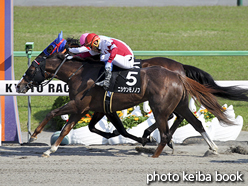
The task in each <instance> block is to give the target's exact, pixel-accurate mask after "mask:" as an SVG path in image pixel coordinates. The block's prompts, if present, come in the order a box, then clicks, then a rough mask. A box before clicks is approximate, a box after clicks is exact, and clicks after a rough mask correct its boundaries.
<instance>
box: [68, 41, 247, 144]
mask: <svg viewBox="0 0 248 186" xmlns="http://www.w3.org/2000/svg"><path fill="white" fill-rule="evenodd" d="M66 40H67V44H68V45H69V46H70V47H79V46H80V45H79V41H78V40H77V39H74V38H67V39H66ZM139 63H140V66H141V68H145V67H149V66H154V65H157V66H163V67H164V68H166V69H168V70H171V71H173V72H177V73H179V74H181V75H186V76H187V77H189V78H191V79H194V80H195V81H197V82H199V83H201V84H203V85H204V86H206V87H211V88H212V89H215V90H217V91H216V92H213V94H214V95H215V96H218V97H221V98H225V99H230V100H236V101H248V97H247V94H248V90H247V89H243V88H240V87H238V86H229V87H221V86H219V85H217V84H216V83H215V81H214V79H213V77H212V76H211V75H210V74H208V73H207V72H205V71H203V70H201V69H199V68H196V67H193V66H191V65H184V64H182V63H179V62H177V61H174V60H172V59H169V58H164V57H156V58H151V59H145V60H139ZM175 114H176V116H177V119H176V121H175V122H174V124H173V126H172V127H171V128H170V133H171V135H173V133H174V132H175V130H176V129H177V127H178V126H179V124H180V123H181V122H182V121H183V119H184V118H183V117H182V116H181V115H179V114H177V113H175ZM104 115H107V116H109V120H110V121H111V122H112V124H114V126H115V127H116V129H117V131H114V132H113V133H105V132H102V131H100V130H98V129H97V128H95V125H96V123H97V122H98V121H100V120H101V119H102V117H103V116H104ZM192 126H193V127H194V128H195V129H196V130H197V131H198V132H199V133H200V134H202V136H203V138H204V139H205V140H206V137H205V135H206V133H205V130H204V129H203V130H201V129H200V128H203V127H199V126H195V125H194V124H192ZM88 127H89V129H90V131H91V132H95V133H97V134H99V135H101V136H103V137H105V138H107V139H109V138H111V137H115V136H117V135H119V133H118V131H119V132H121V134H122V135H123V136H125V137H129V138H132V136H130V135H129V134H128V133H127V132H126V131H125V129H124V127H123V125H122V122H121V121H120V119H119V117H118V115H117V114H116V113H111V114H106V113H96V112H95V113H94V115H93V117H92V120H91V122H90V123H89V125H88ZM155 129H156V126H155V125H152V126H150V127H149V128H148V129H146V130H145V132H144V135H143V138H146V137H147V136H149V135H150V134H151V133H152V132H153V131H154V130H155ZM168 145H169V146H170V147H171V148H173V147H172V144H168Z"/></svg>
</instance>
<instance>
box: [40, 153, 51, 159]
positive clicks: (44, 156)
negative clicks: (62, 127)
mask: <svg viewBox="0 0 248 186" xmlns="http://www.w3.org/2000/svg"><path fill="white" fill-rule="evenodd" d="M41 157H43V158H49V157H50V155H49V154H46V153H43V154H42V155H41Z"/></svg>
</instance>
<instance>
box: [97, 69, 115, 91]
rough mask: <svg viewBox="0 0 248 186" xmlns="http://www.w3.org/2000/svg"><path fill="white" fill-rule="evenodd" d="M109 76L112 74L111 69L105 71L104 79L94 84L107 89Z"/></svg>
mask: <svg viewBox="0 0 248 186" xmlns="http://www.w3.org/2000/svg"><path fill="white" fill-rule="evenodd" d="M111 76H112V72H111V70H108V69H107V70H106V71H105V79H104V80H103V81H100V82H97V83H96V85H98V86H101V87H103V88H104V89H105V90H108V88H109V85H110V79H111Z"/></svg>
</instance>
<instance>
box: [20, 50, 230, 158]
mask: <svg viewBox="0 0 248 186" xmlns="http://www.w3.org/2000/svg"><path fill="white" fill-rule="evenodd" d="M102 68H103V64H102V63H99V62H90V61H84V60H79V59H72V60H70V59H69V60H68V59H67V58H66V57H65V55H64V54H62V53H55V54H52V55H51V56H49V57H47V58H43V57H41V58H37V59H36V60H34V61H33V62H32V65H31V66H30V67H29V68H28V69H27V71H26V73H25V74H24V76H23V78H22V79H21V80H20V82H19V83H18V85H17V86H16V90H17V92H19V93H26V92H27V91H28V90H29V89H30V88H31V87H32V86H39V85H40V84H41V83H42V82H43V81H44V80H45V79H47V78H51V77H56V78H58V79H60V80H62V81H64V82H66V83H67V84H68V86H69V97H70V101H69V102H68V103H67V104H66V105H64V106H62V107H60V108H57V109H55V110H53V111H51V112H49V113H48V114H47V116H46V118H45V119H44V120H43V121H42V122H41V123H40V125H39V126H38V127H37V128H36V130H35V132H34V134H33V135H32V138H35V137H36V135H37V134H38V133H40V132H41V131H42V129H43V128H44V126H45V125H46V124H47V122H48V121H49V120H50V119H51V118H53V117H54V116H58V115H63V114H71V117H70V119H69V121H68V122H67V124H66V125H65V127H64V128H63V129H62V131H61V134H60V136H59V138H58V139H57V140H56V142H55V143H54V144H53V145H52V147H51V149H49V150H47V151H46V152H44V154H43V155H44V156H49V155H50V154H51V153H52V152H55V151H56V150H57V149H58V146H59V144H60V143H61V141H62V140H63V138H64V137H65V136H66V135H67V134H68V133H69V132H70V130H71V129H72V128H73V127H74V125H75V124H76V123H77V122H78V121H79V120H80V119H81V117H83V116H84V115H85V114H86V113H87V112H88V111H89V110H92V111H95V112H98V113H104V105H103V99H104V95H105V91H104V89H103V88H102V87H99V86H94V83H95V80H96V79H98V76H99V74H100V72H101V69H102ZM140 76H141V91H140V93H139V94H123V93H115V94H114V95H113V97H112V111H113V112H116V111H118V110H123V109H126V108H129V107H132V106H135V105H137V104H139V103H142V102H144V101H147V100H148V101H149V103H150V106H151V109H152V111H153V113H154V117H155V120H156V123H155V124H154V126H155V127H156V128H158V130H159V132H160V137H161V142H160V143H159V145H158V147H157V149H156V151H155V153H154V154H153V157H158V156H159V155H160V154H161V152H162V150H163V148H164V146H165V145H166V144H167V143H168V141H169V140H170V139H171V133H170V130H169V127H168V123H167V120H168V117H169V115H170V114H171V113H172V112H175V113H177V114H178V115H181V116H182V117H184V118H185V119H186V120H187V121H188V122H190V123H192V124H193V125H194V126H197V127H198V128H196V130H197V131H199V132H202V131H204V129H203V127H202V125H201V122H200V121H199V120H198V119H197V118H196V117H195V116H194V115H193V114H192V113H191V111H190V110H189V108H188V98H187V95H188V94H190V95H191V96H194V97H196V98H197V100H198V101H199V102H200V103H201V104H203V105H204V106H205V107H206V108H207V109H208V110H209V111H210V112H212V113H213V114H214V115H215V116H216V117H217V118H218V119H219V120H221V121H224V122H225V123H231V121H229V120H228V119H227V118H226V116H225V114H224V113H223V111H224V110H223V108H222V107H221V105H219V104H218V102H217V100H216V98H215V97H214V96H213V95H212V93H213V92H215V90H213V89H210V88H206V87H204V86H203V85H201V84H199V83H198V82H196V81H194V80H191V79H189V78H187V77H186V76H183V75H180V74H179V73H174V72H172V71H169V70H166V69H165V68H163V67H160V66H152V67H148V68H142V69H140ZM157 77H160V78H159V79H158V78H157ZM89 88H91V89H89ZM86 91H87V94H86V96H85V97H84V98H83V99H81V98H82V97H83V95H84V93H85V92H86ZM203 133H204V132H203ZM204 135H205V134H204ZM133 137H134V138H135V139H136V141H138V142H139V143H142V144H146V143H147V142H148V141H149V140H148V139H147V138H138V137H135V136H133ZM206 142H207V143H208V145H209V146H210V148H211V149H212V150H213V151H216V150H217V146H216V145H215V144H214V143H213V142H212V141H211V140H210V139H209V138H208V136H206Z"/></svg>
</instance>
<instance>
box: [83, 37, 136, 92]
mask: <svg viewBox="0 0 248 186" xmlns="http://www.w3.org/2000/svg"><path fill="white" fill-rule="evenodd" d="M85 47H86V48H87V49H89V50H90V51H93V52H94V53H91V55H99V54H100V60H101V61H103V62H105V70H106V71H105V80H103V81H101V82H98V83H96V85H99V86H103V87H104V88H106V89H107V88H108V87H109V85H110V78H111V72H112V69H113V65H116V66H118V67H120V68H123V69H130V68H133V64H134V55H133V52H132V50H131V48H130V47H129V46H128V45H127V44H126V43H124V42H123V41H120V40H117V39H113V38H109V37H106V36H98V35H97V34H95V33H90V34H88V36H87V37H86V38H85Z"/></svg>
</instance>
